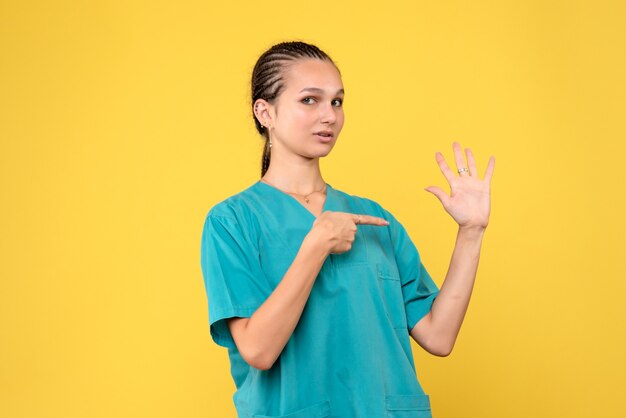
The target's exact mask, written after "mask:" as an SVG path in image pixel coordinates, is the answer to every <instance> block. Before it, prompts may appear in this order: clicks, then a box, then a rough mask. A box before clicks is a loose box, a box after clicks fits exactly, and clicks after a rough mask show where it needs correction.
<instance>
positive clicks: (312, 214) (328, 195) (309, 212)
mask: <svg viewBox="0 0 626 418" xmlns="http://www.w3.org/2000/svg"><path fill="white" fill-rule="evenodd" d="M257 184H262V185H264V186H267V187H269V188H270V189H272V190H275V191H276V192H278V193H279V194H281V195H283V196H285V197H287V198H289V200H291V201H293V202H294V203H295V204H296V205H298V206H299V207H300V208H302V210H304V211H305V212H306V213H308V214H309V216H310V217H311V218H313V219H317V215H315V214H314V213H313V212H311V211H310V210H309V209H307V207H306V206H304V205H303V204H302V203H301V202H300V201H299V200H298V199H296V198H295V197H293V196H292V195H290V194H289V193H285V192H283V191H282V190H280V189H279V188H277V187H274V186H272V185H271V184H268V183H266V182H264V181H262V180H258V181H257ZM324 184H325V185H326V198H324V204H323V205H322V212H321V213H324V211H326V210H328V199H329V197H330V191H331V190H332V188H333V187H332V186H331V185H330V184H328V183H324Z"/></svg>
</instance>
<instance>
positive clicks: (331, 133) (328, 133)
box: [313, 131, 333, 138]
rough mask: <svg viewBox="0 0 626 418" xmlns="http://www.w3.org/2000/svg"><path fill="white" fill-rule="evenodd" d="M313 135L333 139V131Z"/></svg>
mask: <svg viewBox="0 0 626 418" xmlns="http://www.w3.org/2000/svg"><path fill="white" fill-rule="evenodd" d="M313 135H319V136H323V137H326V138H332V137H333V131H319V132H315V133H314V134H313Z"/></svg>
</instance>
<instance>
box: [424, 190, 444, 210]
mask: <svg viewBox="0 0 626 418" xmlns="http://www.w3.org/2000/svg"><path fill="white" fill-rule="evenodd" d="M424 190H426V191H427V192H430V193H432V194H434V195H435V196H436V197H437V199H439V201H440V202H441V204H443V205H444V206H447V205H448V201H449V199H450V197H449V196H448V195H447V194H446V192H444V191H443V190H441V189H440V188H439V187H437V186H428V187H426V188H425V189H424Z"/></svg>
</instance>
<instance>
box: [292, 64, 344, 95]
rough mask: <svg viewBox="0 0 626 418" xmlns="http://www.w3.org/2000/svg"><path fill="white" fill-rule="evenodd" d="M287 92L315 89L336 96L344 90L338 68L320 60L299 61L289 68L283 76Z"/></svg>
mask: <svg viewBox="0 0 626 418" xmlns="http://www.w3.org/2000/svg"><path fill="white" fill-rule="evenodd" d="M283 79H284V81H285V90H286V91H287V90H288V91H290V92H291V93H297V92H299V91H300V90H301V89H303V88H307V87H315V88H320V89H322V90H325V91H327V92H329V93H331V94H335V92H337V91H338V90H340V89H342V88H343V83H342V82H341V75H340V74H339V71H337V68H335V66H334V65H333V64H332V63H331V62H329V61H325V60H320V59H299V60H296V61H294V62H293V63H291V64H290V65H288V66H287V68H286V70H285V73H284V74H283Z"/></svg>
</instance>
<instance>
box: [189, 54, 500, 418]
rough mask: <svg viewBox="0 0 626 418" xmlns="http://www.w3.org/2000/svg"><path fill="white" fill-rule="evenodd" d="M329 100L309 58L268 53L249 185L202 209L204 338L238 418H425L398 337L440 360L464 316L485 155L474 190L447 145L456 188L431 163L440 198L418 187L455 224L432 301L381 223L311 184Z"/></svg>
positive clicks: (419, 272)
mask: <svg viewBox="0 0 626 418" xmlns="http://www.w3.org/2000/svg"><path fill="white" fill-rule="evenodd" d="M343 98H344V89H343V85H342V82H341V75H340V73H339V70H338V69H337V67H336V66H335V64H334V63H333V61H332V60H331V59H330V57H329V56H328V55H327V54H325V53H324V52H323V51H321V50H320V49H319V48H317V47H316V46H314V45H310V44H306V43H303V42H285V43H280V44H277V45H274V46H273V47H271V48H270V49H269V50H268V51H266V52H265V53H263V54H262V55H261V57H260V58H259V59H258V61H257V63H256V66H255V67H254V70H253V74H252V103H251V104H252V111H253V117H254V122H255V124H256V127H257V130H258V131H259V132H260V133H261V135H262V136H263V138H264V140H265V143H266V145H265V150H264V153H263V158H262V169H261V179H260V180H258V181H256V182H254V183H253V184H252V185H250V186H249V187H247V188H246V189H245V190H243V191H241V192H239V193H238V194H235V195H233V196H231V197H229V198H227V199H225V200H223V201H221V202H220V203H218V204H216V205H215V206H214V207H213V208H211V210H210V211H209V212H208V215H207V217H206V221H205V224H204V230H203V234H202V246H201V265H202V271H203V275H204V282H205V286H206V291H207V297H208V305H209V323H210V333H211V336H212V338H213V339H214V341H215V342H216V343H217V344H219V345H221V346H224V347H227V348H228V354H229V358H230V363H231V373H232V377H233V379H234V382H235V385H236V388H237V389H236V392H235V394H234V396H233V400H234V403H235V406H236V409H237V412H238V415H239V417H250V418H251V417H289V418H317V417H339V418H347V417H367V418H371V417H398V418H399V417H403V418H407V417H430V416H431V411H430V401H429V397H428V395H426V394H425V393H424V391H423V390H422V388H421V386H420V384H419V382H418V380H417V377H416V370H415V365H414V362H413V355H412V352H411V345H410V340H409V337H411V338H413V339H414V340H415V341H416V342H417V343H418V344H419V345H420V346H421V347H423V348H424V349H425V350H427V351H428V352H430V353H432V354H434V355H437V356H447V355H448V354H449V353H450V351H451V350H452V347H453V346H454V342H455V340H456V337H457V335H458V332H459V329H460V327H461V323H462V321H463V317H464V316H465V311H466V309H467V306H468V303H469V300H470V295H471V292H472V288H473V285H474V279H475V275H476V269H477V266H478V258H479V253H480V247H481V241H482V237H483V234H484V231H485V228H486V226H487V223H488V218H489V210H490V197H489V196H490V181H491V176H492V173H493V168H494V159H493V157H492V158H490V160H489V163H488V166H487V170H486V173H485V175H484V178H483V179H480V178H479V174H478V171H477V169H476V164H475V162H474V158H473V156H472V153H471V151H470V150H469V149H467V150H465V156H464V155H463V151H462V150H461V147H460V146H459V144H457V143H455V144H453V152H454V159H455V162H456V166H457V168H458V175H457V173H454V172H453V171H452V170H451V169H450V168H449V166H448V165H447V163H446V161H445V159H444V158H443V156H442V155H441V154H439V153H437V154H436V161H437V163H438V164H439V167H440V168H441V171H442V173H443V175H444V176H445V177H446V179H447V181H448V182H449V184H450V187H451V193H450V195H448V194H446V193H445V192H444V191H443V190H441V189H439V188H437V187H428V188H427V190H428V191H430V192H431V193H433V194H434V195H435V196H436V197H437V198H438V199H439V200H440V201H441V203H442V204H443V206H444V208H445V210H446V211H447V212H448V213H449V214H450V215H451V216H452V217H453V218H454V220H455V221H456V222H457V223H458V225H459V229H458V234H457V237H456V245H455V247H454V251H453V254H452V259H451V262H450V266H449V270H448V273H447V275H446V277H445V280H444V282H443V284H442V286H441V289H438V287H437V285H436V284H435V283H434V282H433V280H432V279H431V277H430V276H429V274H428V272H427V271H426V269H425V268H424V265H423V264H422V261H421V259H420V256H419V253H418V251H417V249H416V248H415V246H414V244H413V242H412V241H411V239H410V238H409V236H408V234H407V232H406V230H405V228H404V227H403V226H402V225H401V224H400V222H398V220H397V219H396V218H395V217H394V216H393V215H392V214H391V213H390V212H389V211H387V210H386V209H384V208H383V207H382V206H381V205H380V204H378V203H377V202H375V201H373V200H371V199H368V198H365V197H359V196H354V195H350V194H347V193H345V192H343V191H341V190H338V189H335V188H334V187H332V186H331V185H330V184H328V183H327V182H326V181H325V180H324V179H323V177H322V174H321V172H320V166H319V159H320V158H322V157H325V156H326V155H328V154H329V153H330V151H331V150H332V148H333V147H334V145H335V143H336V142H337V138H338V137H339V133H340V132H341V129H342V127H343V123H344V114H343V108H342V102H343ZM465 157H467V165H466V163H465Z"/></svg>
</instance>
